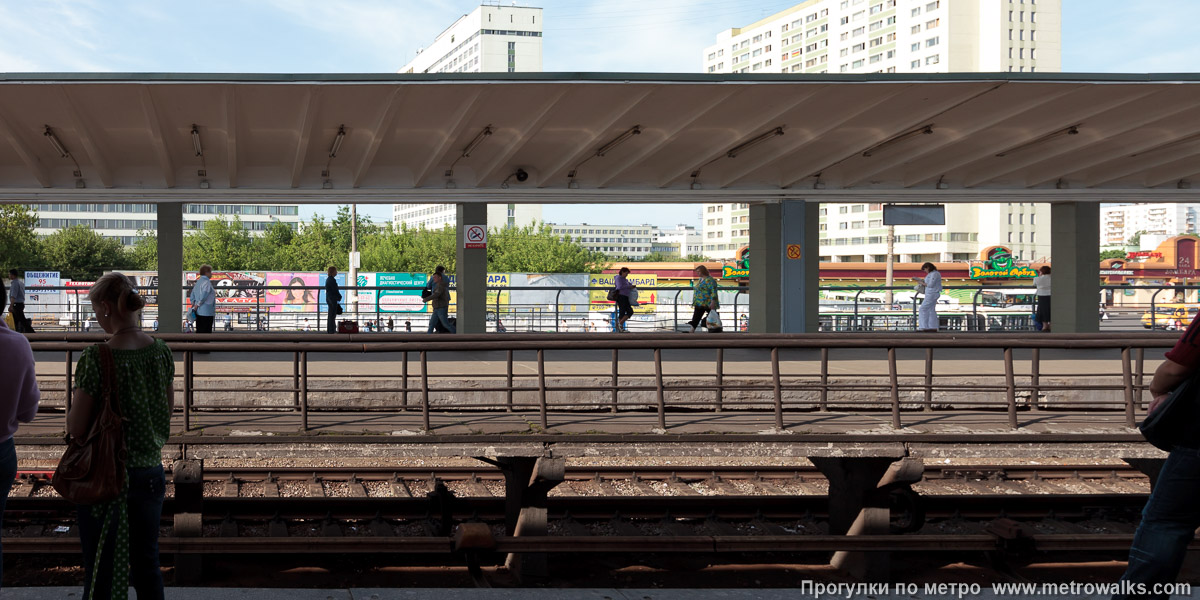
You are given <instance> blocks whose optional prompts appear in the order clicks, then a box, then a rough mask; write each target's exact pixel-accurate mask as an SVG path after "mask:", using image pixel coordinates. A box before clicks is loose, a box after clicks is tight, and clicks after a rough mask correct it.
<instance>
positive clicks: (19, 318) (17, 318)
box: [8, 269, 33, 333]
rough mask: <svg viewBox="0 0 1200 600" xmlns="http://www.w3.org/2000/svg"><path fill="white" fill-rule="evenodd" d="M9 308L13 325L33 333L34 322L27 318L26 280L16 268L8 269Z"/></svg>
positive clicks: (19, 330) (20, 329)
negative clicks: (9, 282)
mask: <svg viewBox="0 0 1200 600" xmlns="http://www.w3.org/2000/svg"><path fill="white" fill-rule="evenodd" d="M8 279H9V281H11V282H12V284H10V286H9V290H8V296H9V308H10V310H11V311H12V316H13V326H14V327H16V329H17V331H18V332H19V333H33V323H32V322H30V321H29V320H28V319H26V318H25V281H24V280H22V279H21V276H20V275H18V274H17V270H16V269H9V270H8Z"/></svg>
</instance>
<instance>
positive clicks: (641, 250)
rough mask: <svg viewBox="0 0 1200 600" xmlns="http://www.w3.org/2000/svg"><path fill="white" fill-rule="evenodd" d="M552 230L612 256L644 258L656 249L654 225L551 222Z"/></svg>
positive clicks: (556, 233) (590, 248)
mask: <svg viewBox="0 0 1200 600" xmlns="http://www.w3.org/2000/svg"><path fill="white" fill-rule="evenodd" d="M549 225H550V230H551V232H553V233H554V235H556V236H558V237H560V238H566V237H570V238H571V239H572V240H574V241H577V242H579V244H580V245H582V246H583V247H584V248H587V249H588V250H593V251H596V252H603V253H605V254H607V255H609V256H612V257H625V258H629V259H634V260H636V259H641V258H645V257H646V255H647V254H650V253H651V252H653V251H654V226H652V225H588V224H587V223H580V224H577V225H559V224H555V223H549Z"/></svg>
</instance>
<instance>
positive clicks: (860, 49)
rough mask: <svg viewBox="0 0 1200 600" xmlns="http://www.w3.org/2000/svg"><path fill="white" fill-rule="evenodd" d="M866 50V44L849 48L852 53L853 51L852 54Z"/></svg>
mask: <svg viewBox="0 0 1200 600" xmlns="http://www.w3.org/2000/svg"><path fill="white" fill-rule="evenodd" d="M866 49H867V45H866V44H855V45H854V47H853V48H851V50H852V51H854V52H861V51H863V50H866Z"/></svg>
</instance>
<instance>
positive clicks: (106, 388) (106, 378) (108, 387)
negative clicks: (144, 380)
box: [96, 344, 121, 417]
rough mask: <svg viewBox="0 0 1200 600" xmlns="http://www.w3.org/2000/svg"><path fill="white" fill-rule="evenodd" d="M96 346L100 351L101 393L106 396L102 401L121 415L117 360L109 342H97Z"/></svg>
mask: <svg viewBox="0 0 1200 600" xmlns="http://www.w3.org/2000/svg"><path fill="white" fill-rule="evenodd" d="M96 346H97V347H98V349H99V351H100V395H101V396H102V397H103V398H104V400H102V402H103V403H104V404H105V405H107V406H108V408H109V409H110V410H112V411H113V412H114V413H116V414H117V416H118V417H120V416H121V410H120V396H119V395H118V394H117V361H116V359H115V358H114V357H113V351H112V347H111V346H109V345H108V344H96ZM101 410H103V407H101Z"/></svg>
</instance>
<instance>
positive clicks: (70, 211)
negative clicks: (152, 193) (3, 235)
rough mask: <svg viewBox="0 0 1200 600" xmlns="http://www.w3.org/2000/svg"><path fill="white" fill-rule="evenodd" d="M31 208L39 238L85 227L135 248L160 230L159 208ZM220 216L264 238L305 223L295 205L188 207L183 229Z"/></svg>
mask: <svg viewBox="0 0 1200 600" xmlns="http://www.w3.org/2000/svg"><path fill="white" fill-rule="evenodd" d="M30 207H31V208H34V209H36V210H37V216H38V224H37V226H36V227H35V228H34V233H36V234H37V235H39V236H47V235H50V234H52V233H54V232H56V231H58V230H60V229H65V228H67V227H71V226H74V225H84V226H87V227H89V228H91V229H93V230H95V232H96V233H98V234H100V235H102V236H104V237H108V238H113V239H116V240H119V241H120V242H121V243H122V244H124V245H126V246H131V245H133V244H134V243H135V242H136V241H137V238H138V235H137V234H138V231H148V232H154V231H156V230H157V229H158V205H156V204H33V205H30ZM218 216H223V217H225V219H227V220H233V217H235V216H236V217H237V218H238V219H239V220H241V222H242V226H243V227H245V228H246V229H247V230H249V231H250V233H252V234H261V233H262V232H263V231H266V229H267V228H268V227H270V226H271V224H272V223H274V222H276V221H278V222H281V223H286V224H287V225H288V226H289V227H291V228H292V229H296V228H297V227H298V225H299V222H300V220H301V216H300V207H299V206H297V205H294V204H292V205H278V204H184V205H183V229H184V231H185V232H187V231H196V230H199V229H203V228H204V223H205V222H206V221H211V220H213V219H215V218H217V217H218Z"/></svg>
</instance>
